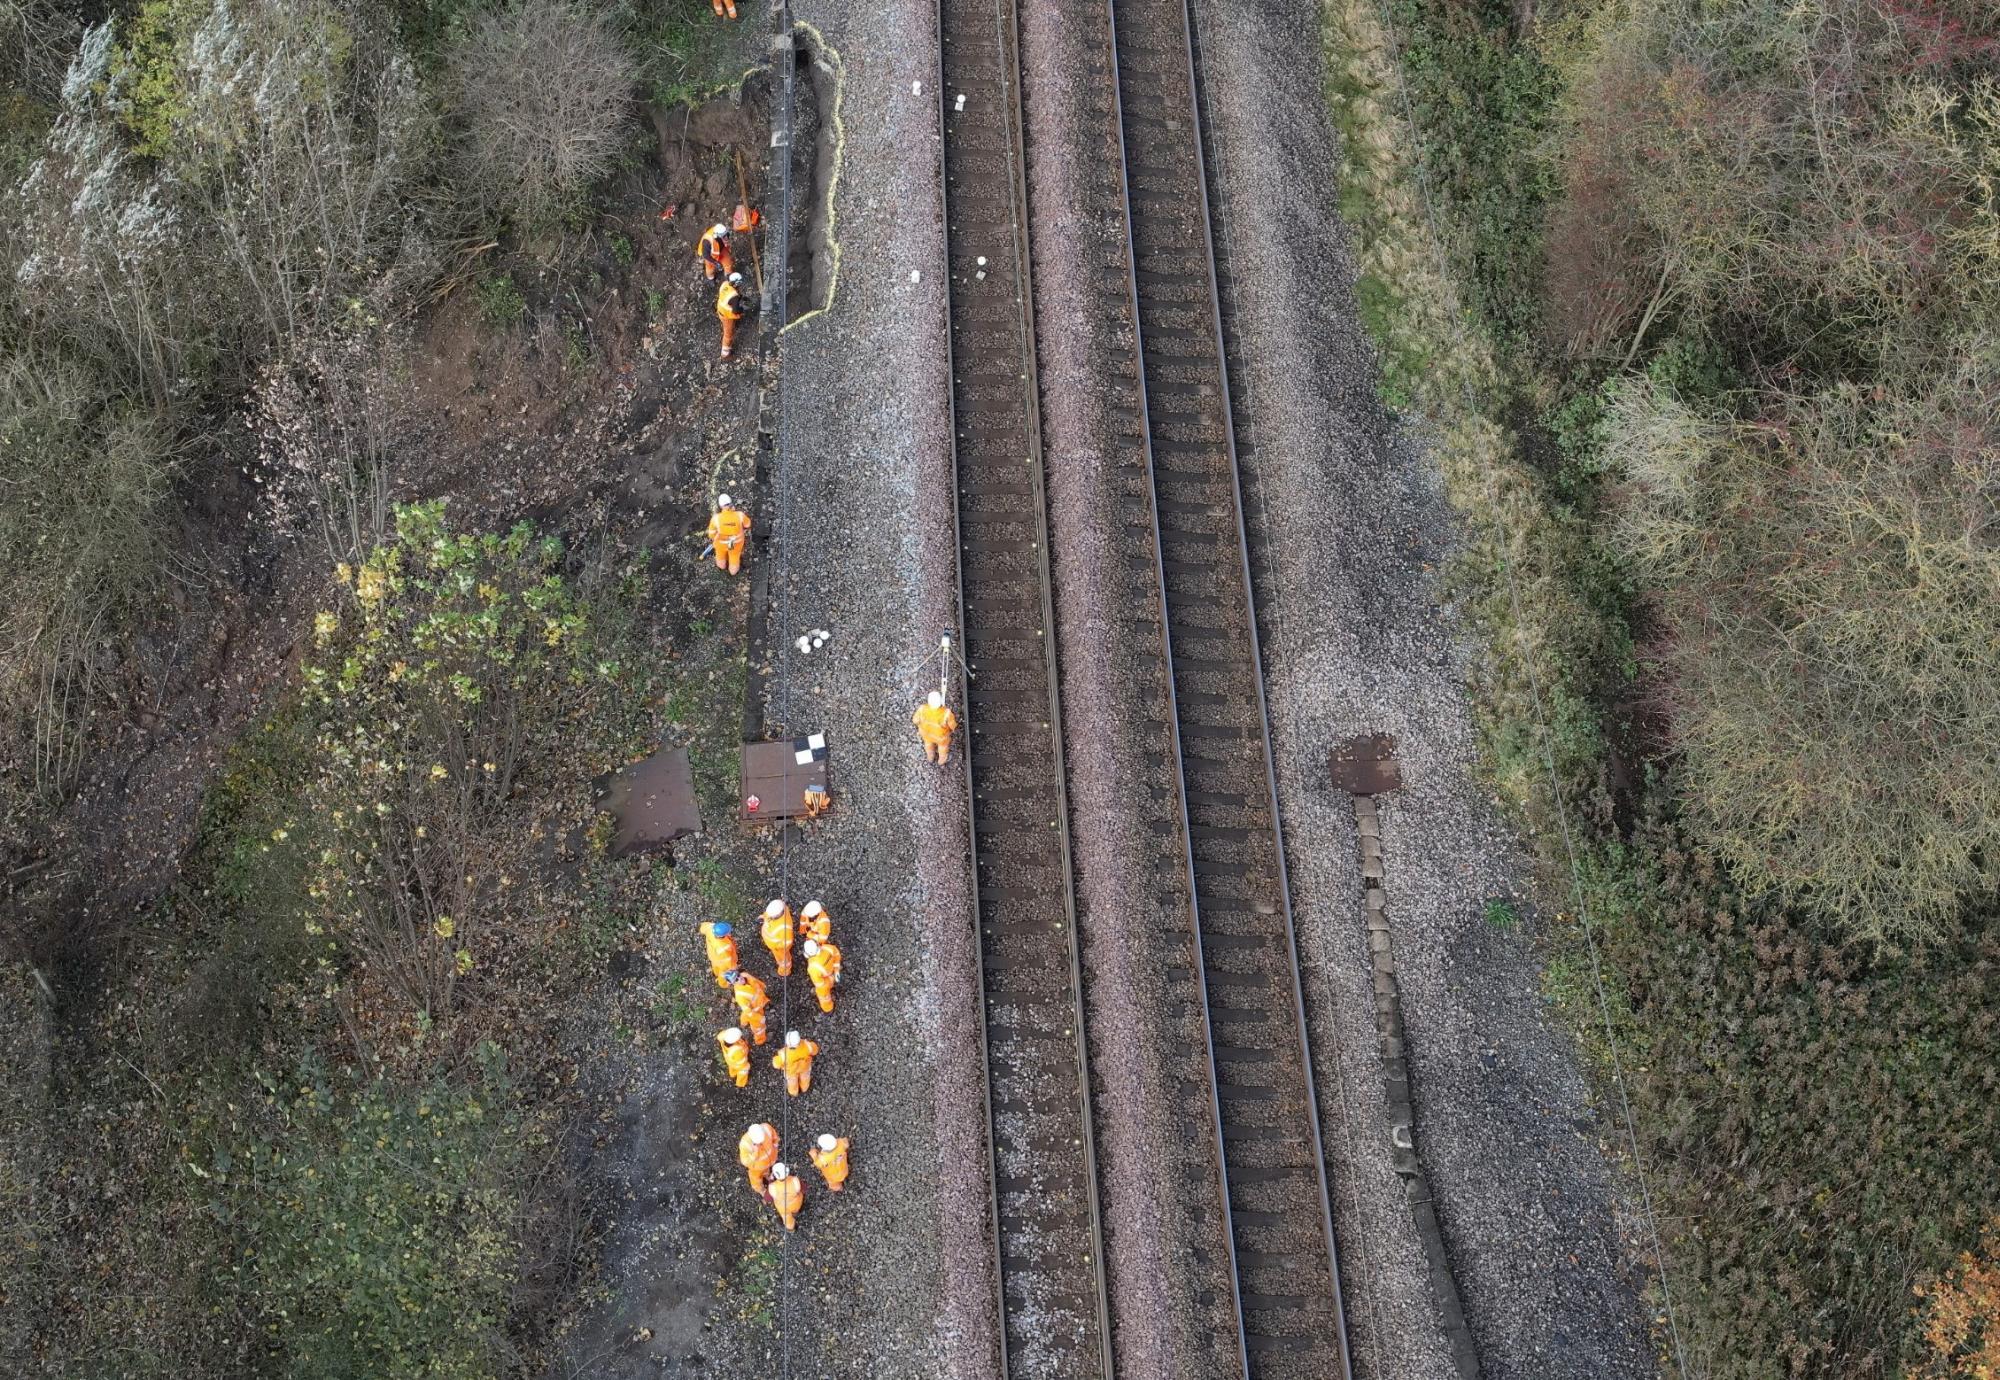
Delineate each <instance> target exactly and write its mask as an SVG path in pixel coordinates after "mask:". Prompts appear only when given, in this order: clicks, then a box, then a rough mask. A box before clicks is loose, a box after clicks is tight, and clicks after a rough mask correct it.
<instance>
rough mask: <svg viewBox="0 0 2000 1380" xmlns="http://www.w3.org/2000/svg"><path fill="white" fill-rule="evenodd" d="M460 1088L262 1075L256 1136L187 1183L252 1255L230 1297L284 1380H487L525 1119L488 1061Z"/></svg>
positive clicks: (310, 1070) (502, 1306)
mask: <svg viewBox="0 0 2000 1380" xmlns="http://www.w3.org/2000/svg"><path fill="white" fill-rule="evenodd" d="M479 1054H480V1057H479V1064H480V1066H481V1069H482V1073H483V1076H482V1077H481V1078H480V1079H479V1080H477V1081H476V1082H474V1083H472V1084H468V1085H461V1084H457V1083H451V1082H445V1081H436V1082H432V1083H428V1084H424V1085H420V1086H416V1087H404V1086H398V1085H396V1084H392V1083H388V1082H385V1081H381V1080H376V1081H373V1082H361V1083H357V1082H354V1081H352V1080H349V1079H346V1078H344V1077H342V1076H341V1075H338V1074H335V1073H332V1072H329V1071H328V1070H326V1069H325V1068H323V1067H320V1066H318V1065H315V1064H311V1063H308V1064H307V1065H306V1066H305V1067H303V1068H301V1069H300V1070H299V1071H298V1072H297V1073H295V1074H294V1075H293V1076H292V1077H291V1078H289V1079H287V1080H286V1081H285V1083H284V1084H283V1085H280V1084H278V1083H277V1082H275V1081H272V1080H265V1082H264V1087H265V1098H264V1105H263V1107H262V1108H261V1109H260V1111H261V1113H262V1123H261V1126H260V1130H261V1132H262V1133H261V1134H257V1135H255V1136H239V1137H238V1138H237V1139H235V1140H234V1141H232V1142H227V1143H218V1144H217V1145H216V1146H215V1147H214V1148H213V1149H212V1150H211V1151H210V1154H209V1157H208V1162H207V1164H206V1165H202V1166H198V1167H197V1170H196V1172H198V1173H199V1174H201V1175H203V1176H204V1177H207V1178H209V1179H211V1180H212V1181H213V1182H214V1184H215V1185H216V1188H215V1202H216V1207H217V1210H218V1211H221V1212H223V1213H225V1214H226V1216H227V1218H228V1220H229V1221H230V1222H231V1223H232V1225H233V1226H234V1228H235V1230H236V1233H237V1236H238V1239H239V1240H240V1241H241V1243H242V1245H243V1247H244V1251H243V1257H244V1261H245V1263H244V1265H243V1266H242V1267H241V1268H240V1272H239V1287H241V1288H242V1289H243V1290H244V1291H245V1299H246V1303H247V1304H248V1305H249V1307H250V1308H251V1309H252V1310H254V1313H255V1315H256V1316H258V1317H260V1318H261V1319H262V1331H263V1334H264V1336H265V1337H266V1339H267V1346H268V1347H269V1349H270V1350H271V1352H272V1353H274V1354H275V1356H276V1357H279V1358H282V1359H281V1362H280V1367H281V1368H280V1369H279V1370H278V1371H277V1373H278V1374H282V1375H285V1376H288V1377H291V1380H352V1377H354V1376H359V1375H396V1376H410V1377H422V1378H423V1380H491V1377H493V1376H495V1375H498V1374H500V1373H502V1372H503V1371H504V1370H506V1369H507V1366H506V1365H505V1357H506V1348H505V1345H504V1343H503V1342H502V1340H501V1331H500V1330H501V1325H502V1323H503V1322H504V1320H505V1318H506V1315H507V1300H508V1291H509V1289H510V1287H511V1286H512V1283H513V1266H514V1261H515V1258H516V1255H517V1251H518V1246H517V1243H516V1241H515V1240H514V1223H515V1220H516V1217H517V1214H518V1211H519V1206H520V1204H519V1196H518V1195H519V1192H520V1184H521V1181H522V1177H523V1169H522V1165H521V1162H520V1160H521V1138H520V1125H519V1122H518V1119H517V1118H516V1117H515V1116H514V1115H513V1114H511V1113H510V1112H509V1111H507V1110H506V1108H507V1105H508V1099H509V1097H510V1093H509V1091H508V1088H507V1083H506V1078H505V1068H504V1062H503V1061H502V1060H501V1058H500V1055H499V1053H498V1051H497V1050H495V1049H493V1048H492V1047H491V1046H483V1047H482V1048H481V1050H480V1052H479Z"/></svg>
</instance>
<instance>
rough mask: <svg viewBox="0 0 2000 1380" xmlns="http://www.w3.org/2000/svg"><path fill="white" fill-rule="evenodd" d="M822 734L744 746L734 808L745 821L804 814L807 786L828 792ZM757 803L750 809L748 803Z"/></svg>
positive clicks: (788, 817) (826, 763) (825, 748)
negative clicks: (740, 775)
mask: <svg viewBox="0 0 2000 1380" xmlns="http://www.w3.org/2000/svg"><path fill="white" fill-rule="evenodd" d="M830 765H831V764H830V763H829V762H828V761H827V744H826V735H825V734H824V733H808V734H805V735H804V736H802V737H798V738H784V739H780V740H779V741H777V742H770V743H745V744H744V745H743V778H742V786H741V788H740V791H739V793H738V795H737V809H738V810H739V812H740V813H741V815H742V817H743V818H744V819H748V820H759V819H790V818H792V816H794V815H801V814H804V813H805V794H806V787H807V786H808V785H816V786H819V787H820V788H821V789H823V790H830V789H831V787H830V785H829V774H828V768H829V766H830ZM753 800H754V801H756V802H757V803H756V804H755V805H754V806H753V805H751V803H750V802H751V801H753Z"/></svg>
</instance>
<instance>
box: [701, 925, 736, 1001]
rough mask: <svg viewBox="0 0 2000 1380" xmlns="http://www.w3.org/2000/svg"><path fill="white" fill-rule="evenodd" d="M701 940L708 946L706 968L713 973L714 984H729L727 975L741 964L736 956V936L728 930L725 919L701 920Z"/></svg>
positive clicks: (724, 985) (723, 986)
mask: <svg viewBox="0 0 2000 1380" xmlns="http://www.w3.org/2000/svg"><path fill="white" fill-rule="evenodd" d="M701 938H702V942H703V943H705V944H706V945H707V946H708V970H709V971H710V972H711V973H714V974H715V985H716V986H717V987H721V988H727V987H728V986H729V975H730V974H731V973H733V972H735V971H736V970H737V969H738V968H740V967H742V966H743V965H742V964H741V963H739V962H738V961H737V957H736V936H735V935H734V934H733V933H732V932H731V931H730V927H729V922H728V921H727V920H716V921H703V922H702V926H701Z"/></svg>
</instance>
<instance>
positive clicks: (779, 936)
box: [764, 901, 792, 977]
mask: <svg viewBox="0 0 2000 1380" xmlns="http://www.w3.org/2000/svg"><path fill="white" fill-rule="evenodd" d="M764 947H765V948H767V949H769V950H770V951H771V960H772V962H774V963H776V964H777V965H778V976H779V977H790V976H791V975H792V908H791V907H790V906H788V905H786V904H785V903H784V902H783V901H773V902H771V904H770V905H768V906H765V907H764Z"/></svg>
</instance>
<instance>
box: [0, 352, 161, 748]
mask: <svg viewBox="0 0 2000 1380" xmlns="http://www.w3.org/2000/svg"><path fill="white" fill-rule="evenodd" d="M171 472H172V451H171V449H170V442H169V437H168V435H167V432H166V429H165V428H164V427H163V426H162V425H161V423H160V421H159V420H158V418H157V417H156V416H155V415H154V414H153V413H152V412H151V411H149V410H148V409H146V408H144V407H139V406H134V405H132V404H130V403H125V402H120V401H118V400H117V398H116V394H115V392H114V391H113V389H112V388H111V387H110V385H109V384H108V382H107V380H106V379H105V378H104V377H103V376H102V375H100V374H98V373H96V372H94V371H92V370H90V369H87V368H85V367H84V366H82V365H79V364H76V363H74V362H72V361H69V360H66V359H64V358H63V357H61V356H60V355H57V354H54V353H51V352H46V351H35V352H30V353H9V354H5V355H0V494H4V501H0V705H4V706H5V708H6V709H7V710H9V711H10V712H11V714H13V715H17V716H22V717H24V718H25V719H26V720H27V721H28V722H29V723H31V724H32V726H33V736H34V739H35V744H36V750H35V753H34V762H35V769H36V772H37V774H38V776H39V777H40V779H41V780H42V781H43V783H44V784H48V783H53V782H55V781H59V780H61V779H62V778H63V777H64V776H65V775H66V774H67V772H68V770H69V768H70V767H71V766H72V765H73V763H74V761H75V754H76V752H77V749H78V736H77V732H76V728H77V720H78V717H79V713H80V710H81V707H82V706H83V704H84V702H85V701H86V700H87V699H88V697H89V692H90V687H91V683H92V681H93V679H94V677H95V674H96V669H97V665H98V659H99V656H100V652H101V649H102V647H103V646H104V645H105V644H107V643H108V642H109V641H110V640H111V639H112V637H113V636H114V635H115V634H117V633H118V632H120V631H121V630H122V625H123V620H124V619H125V618H126V617H127V616H128V615H129V614H130V613H131V612H132V610H133V609H134V607H135V605H136V604H137V603H138V601H139V600H140V599H141V598H142V597H143V596H144V595H145V593H146V591H147V590H148V589H149V588H150V587H151V585H152V583H153V581H154V580H155V579H156V578H157V553H158V552H159V550H160V548H161V538H160V511H159V510H160V505H161V501H162V499H163V498H164V496H165V494H166V490H167V484H168V481H169V478H170V476H171Z"/></svg>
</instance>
